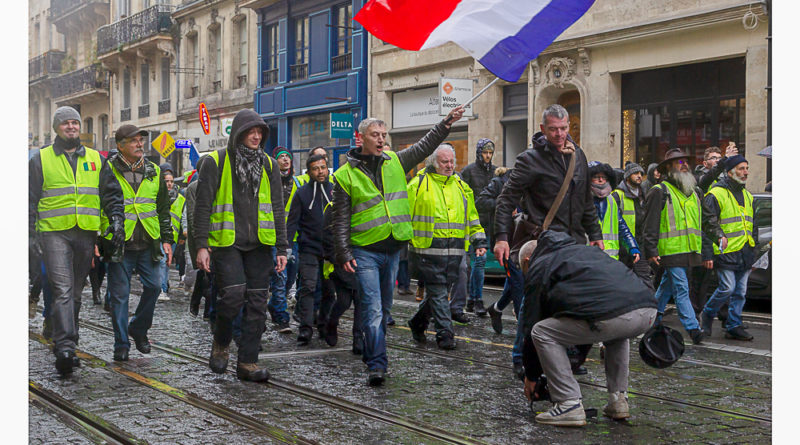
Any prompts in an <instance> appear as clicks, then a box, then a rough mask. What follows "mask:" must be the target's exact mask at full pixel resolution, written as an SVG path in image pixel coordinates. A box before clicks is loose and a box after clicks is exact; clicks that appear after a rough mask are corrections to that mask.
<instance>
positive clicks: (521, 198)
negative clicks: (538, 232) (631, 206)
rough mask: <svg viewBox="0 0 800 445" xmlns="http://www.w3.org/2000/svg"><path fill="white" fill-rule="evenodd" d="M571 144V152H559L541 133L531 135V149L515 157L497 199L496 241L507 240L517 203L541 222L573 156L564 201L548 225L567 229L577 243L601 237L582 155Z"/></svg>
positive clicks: (534, 220)
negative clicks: (511, 168) (572, 168)
mask: <svg viewBox="0 0 800 445" xmlns="http://www.w3.org/2000/svg"><path fill="white" fill-rule="evenodd" d="M568 140H569V141H570V142H572V143H573V144H574V145H575V153H574V154H573V155H563V154H561V153H560V152H559V151H558V150H557V149H556V148H555V147H553V146H552V145H550V143H548V142H547V139H546V138H545V136H544V134H543V133H541V132H539V133H536V134H535V135H534V136H533V148H529V149H527V150H525V151H524V152H522V153H521V154H520V155H519V156H517V161H516V162H515V163H514V169H513V170H512V171H511V176H509V178H508V183H506V185H505V187H503V192H502V193H501V194H500V196H499V197H498V198H497V210H495V220H494V235H495V238H496V239H497V241H509V240H508V238H509V237H510V236H511V234H513V233H514V222H513V219H512V217H511V213H512V212H513V211H514V209H516V208H517V206H518V205H519V206H520V207H522V211H523V212H524V213H525V214H526V215H527V217H528V220H529V221H531V222H533V223H534V224H538V225H542V224H543V223H544V219H545V216H546V215H547V212H548V211H549V210H550V207H552V205H553V201H555V199H556V195H558V190H559V189H560V188H561V184H562V183H563V182H564V175H566V173H567V168H568V167H569V157H570V156H577V157H576V158H575V172H574V173H573V176H572V181H571V183H570V185H569V189H568V190H567V195H566V196H565V197H564V201H563V202H562V203H561V206H560V207H559V208H558V210H557V211H556V214H555V218H553V222H552V224H551V225H550V228H551V229H553V230H557V231H559V232H567V233H569V234H570V235H572V236H573V237H574V238H575V241H577V242H578V243H585V242H586V236H587V235H588V237H589V241H598V240H602V239H603V234H602V231H601V229H600V223H599V221H598V219H597V211H596V210H595V208H594V201H593V199H592V191H591V180H590V178H589V168H588V166H587V164H588V163H587V162H586V155H585V154H584V153H583V150H581V148H580V147H578V145H577V144H575V143H574V142H573V141H572V139H571V138H569V137H568Z"/></svg>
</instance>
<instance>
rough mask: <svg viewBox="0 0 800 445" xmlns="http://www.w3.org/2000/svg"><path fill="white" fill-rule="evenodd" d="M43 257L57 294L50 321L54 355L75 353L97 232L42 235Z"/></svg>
mask: <svg viewBox="0 0 800 445" xmlns="http://www.w3.org/2000/svg"><path fill="white" fill-rule="evenodd" d="M41 236H42V257H43V259H44V266H45V270H46V271H47V276H46V277H44V279H47V280H48V281H49V283H50V289H51V291H52V292H53V303H52V305H51V306H50V315H49V318H50V320H51V322H52V325H53V343H54V344H55V346H54V347H53V353H55V354H58V353H59V352H63V351H75V347H76V346H77V344H78V312H80V310H81V291H82V290H83V282H84V280H86V277H87V276H88V275H89V270H90V269H91V268H92V257H93V256H94V242H95V239H96V237H97V233H96V232H94V231H88V230H81V229H80V228H78V227H73V228H72V229H69V230H61V231H57V232H42V233H41Z"/></svg>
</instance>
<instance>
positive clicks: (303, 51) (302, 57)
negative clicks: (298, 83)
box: [290, 16, 309, 80]
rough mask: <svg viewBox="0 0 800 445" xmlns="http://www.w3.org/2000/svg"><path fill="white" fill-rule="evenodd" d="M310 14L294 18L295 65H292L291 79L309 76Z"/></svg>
mask: <svg viewBox="0 0 800 445" xmlns="http://www.w3.org/2000/svg"><path fill="white" fill-rule="evenodd" d="M308 43H309V27H308V16H306V17H298V18H296V19H295V20H294V65H292V66H291V73H290V77H291V80H299V79H305V78H307V77H308Z"/></svg>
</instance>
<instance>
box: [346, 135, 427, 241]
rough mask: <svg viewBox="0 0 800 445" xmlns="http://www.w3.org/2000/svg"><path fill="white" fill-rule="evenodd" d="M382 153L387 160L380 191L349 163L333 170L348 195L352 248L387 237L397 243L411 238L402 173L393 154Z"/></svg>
mask: <svg viewBox="0 0 800 445" xmlns="http://www.w3.org/2000/svg"><path fill="white" fill-rule="evenodd" d="M384 153H386V154H387V155H388V156H389V159H387V160H384V161H383V164H382V165H381V170H380V175H381V179H382V184H383V190H378V188H377V187H376V186H375V183H373V182H372V180H370V179H369V178H368V177H367V175H366V174H364V172H362V171H361V170H360V169H358V168H353V167H352V166H350V163H346V164H345V165H343V166H341V167H339V169H338V170H336V181H337V182H338V183H339V185H341V186H342V189H343V190H344V191H345V192H346V193H347V194H348V195H350V211H351V216H350V243H351V244H352V245H354V246H367V245H370V244H374V243H377V242H378V241H382V240H385V239H386V238H388V237H389V236H390V235H391V236H393V237H394V239H396V240H398V241H408V240H410V239H411V236H412V227H411V211H410V209H409V205H408V193H407V192H406V185H407V184H406V175H405V171H404V170H403V166H402V165H401V164H400V159H398V157H397V154H396V153H394V152H392V151H384Z"/></svg>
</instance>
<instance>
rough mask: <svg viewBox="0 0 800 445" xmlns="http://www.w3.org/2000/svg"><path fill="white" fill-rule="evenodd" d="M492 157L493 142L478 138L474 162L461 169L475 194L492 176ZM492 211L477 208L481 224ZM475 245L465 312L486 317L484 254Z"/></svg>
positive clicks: (493, 169)
mask: <svg viewBox="0 0 800 445" xmlns="http://www.w3.org/2000/svg"><path fill="white" fill-rule="evenodd" d="M493 157H494V142H493V141H492V140H491V139H489V138H481V139H478V143H477V144H475V162H473V163H472V164H469V165H467V166H466V167H464V169H463V170H461V179H463V180H464V181H465V182H466V183H467V184H468V185H469V187H470V189H472V192H473V193H474V194H475V196H477V195H479V194H480V193H481V191H483V189H484V188H486V186H487V185H489V181H491V180H492V178H494V171H495V169H496V168H497V167H496V166H495V165H494V164H492V158H493ZM493 210H494V209H492V211H481V210H478V215H479V216H480V220H481V226H482V227H484V228H486V227H489V226H490V219H491V217H490V214H491V213H493ZM475 249H476V248H475V246H471V247H470V252H469V258H470V266H471V271H470V274H469V298H468V299H467V306H466V308H465V310H466V311H467V312H475V315H477V316H479V317H486V315H487V311H486V308H485V307H484V304H483V279H484V273H485V268H486V254H484V255H476V254H475Z"/></svg>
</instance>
